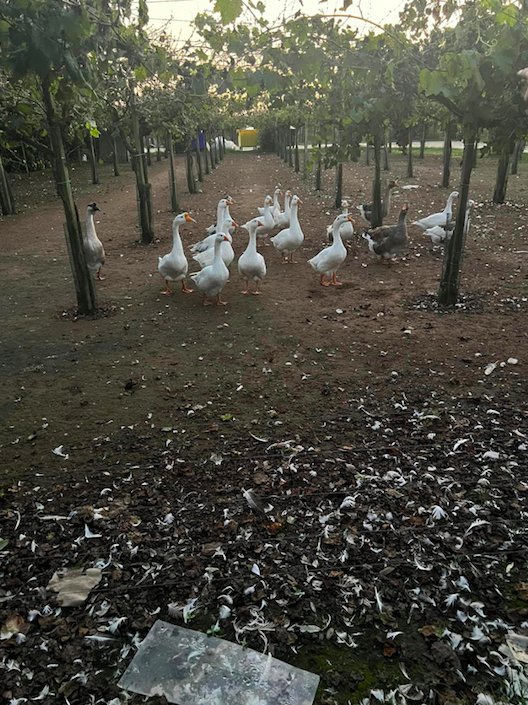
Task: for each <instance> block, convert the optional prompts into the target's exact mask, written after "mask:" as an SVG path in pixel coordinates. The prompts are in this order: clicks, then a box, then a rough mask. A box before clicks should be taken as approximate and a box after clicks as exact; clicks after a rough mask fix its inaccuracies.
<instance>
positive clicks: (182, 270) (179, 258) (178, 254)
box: [158, 213, 196, 294]
mask: <svg viewBox="0 0 528 705" xmlns="http://www.w3.org/2000/svg"><path fill="white" fill-rule="evenodd" d="M184 223H196V221H195V219H194V218H191V216H190V215H189V214H188V213H180V215H177V216H176V217H175V218H174V220H173V221H172V250H171V252H169V254H168V255H165V257H159V258H158V272H159V273H160V274H161V276H162V277H163V279H164V280H165V290H164V291H162V292H161V293H162V294H172V293H173V292H172V289H171V288H170V286H169V282H180V281H181V290H182V291H183V293H184V294H190V293H191V292H192V289H187V287H186V286H185V277H186V276H187V272H188V271H189V263H188V262H187V257H186V256H185V253H184V251H183V245H182V241H181V237H180V225H183V224H184Z"/></svg>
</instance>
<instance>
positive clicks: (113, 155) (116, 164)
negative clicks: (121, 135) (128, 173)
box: [112, 137, 119, 176]
mask: <svg viewBox="0 0 528 705" xmlns="http://www.w3.org/2000/svg"><path fill="white" fill-rule="evenodd" d="M112 144H113V146H114V151H113V152H112V161H113V163H114V176H119V162H118V160H117V140H116V138H115V137H112Z"/></svg>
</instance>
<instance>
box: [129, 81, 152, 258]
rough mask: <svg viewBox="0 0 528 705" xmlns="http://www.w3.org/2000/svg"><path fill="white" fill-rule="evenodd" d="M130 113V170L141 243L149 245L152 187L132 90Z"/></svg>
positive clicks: (150, 236) (150, 237) (150, 238)
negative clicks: (133, 175) (136, 204)
mask: <svg viewBox="0 0 528 705" xmlns="http://www.w3.org/2000/svg"><path fill="white" fill-rule="evenodd" d="M130 111H131V119H132V135H133V144H132V148H133V152H132V168H133V169H134V173H135V175H136V195H137V201H138V216H139V227H140V230H141V242H142V243H143V244H144V245H150V243H151V242H152V241H153V240H154V227H153V219H152V215H153V214H152V186H151V185H150V183H149V180H148V172H147V164H146V161H145V154H144V149H143V142H142V140H141V135H140V131H139V114H138V111H137V108H136V95H135V92H134V88H132V89H131V91H130Z"/></svg>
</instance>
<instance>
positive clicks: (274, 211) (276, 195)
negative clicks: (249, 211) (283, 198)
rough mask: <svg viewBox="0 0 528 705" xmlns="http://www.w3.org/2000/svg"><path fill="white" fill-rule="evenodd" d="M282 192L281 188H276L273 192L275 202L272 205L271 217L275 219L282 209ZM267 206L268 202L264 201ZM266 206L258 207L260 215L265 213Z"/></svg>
mask: <svg viewBox="0 0 528 705" xmlns="http://www.w3.org/2000/svg"><path fill="white" fill-rule="evenodd" d="M281 194H282V191H281V190H280V188H276V189H275V191H274V192H273V204H272V205H271V206H270V211H271V217H272V218H273V221H274V222H275V221H276V218H277V216H278V215H279V213H280V212H281V209H280V203H279V196H280V195H281ZM265 207H266V202H265V201H264V208H265ZM264 208H262V207H261V206H259V208H258V209H257V210H258V212H259V215H264Z"/></svg>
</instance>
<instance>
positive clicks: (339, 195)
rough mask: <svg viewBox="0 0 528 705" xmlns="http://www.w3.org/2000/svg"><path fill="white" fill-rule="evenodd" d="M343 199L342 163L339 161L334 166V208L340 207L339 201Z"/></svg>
mask: <svg viewBox="0 0 528 705" xmlns="http://www.w3.org/2000/svg"><path fill="white" fill-rule="evenodd" d="M342 200H343V164H342V163H339V164H338V165H337V166H336V182H335V201H334V206H335V207H336V208H341V201H342Z"/></svg>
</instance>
